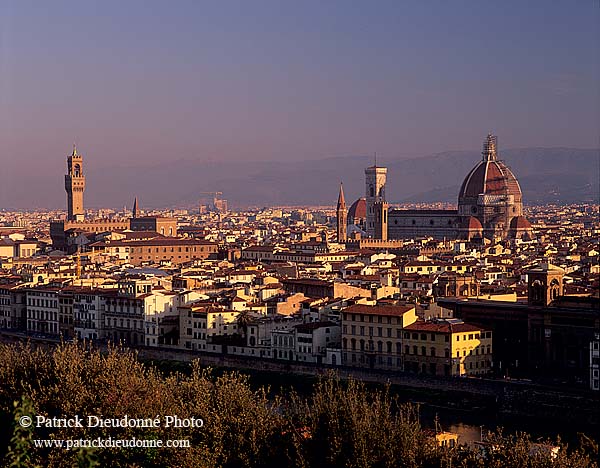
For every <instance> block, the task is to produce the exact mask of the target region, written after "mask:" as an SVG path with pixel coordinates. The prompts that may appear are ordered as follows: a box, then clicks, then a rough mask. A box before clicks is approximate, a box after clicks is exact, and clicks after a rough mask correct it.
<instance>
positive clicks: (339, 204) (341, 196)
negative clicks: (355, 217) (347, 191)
mask: <svg viewBox="0 0 600 468" xmlns="http://www.w3.org/2000/svg"><path fill="white" fill-rule="evenodd" d="M337 208H338V210H339V209H340V208H344V209H346V199H345V198H344V184H343V183H341V182H340V193H339V195H338V202H337Z"/></svg>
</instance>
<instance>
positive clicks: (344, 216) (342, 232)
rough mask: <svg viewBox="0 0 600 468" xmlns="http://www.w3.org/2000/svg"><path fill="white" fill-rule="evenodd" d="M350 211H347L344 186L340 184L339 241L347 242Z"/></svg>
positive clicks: (338, 208)
mask: <svg viewBox="0 0 600 468" xmlns="http://www.w3.org/2000/svg"><path fill="white" fill-rule="evenodd" d="M347 224H348V212H347V211H346V200H345V199H344V186H343V184H340V194H339V195H338V202H337V241H338V242H339V243H344V242H346V236H347V232H348V231H347V230H348V226H347Z"/></svg>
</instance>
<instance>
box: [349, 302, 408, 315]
mask: <svg viewBox="0 0 600 468" xmlns="http://www.w3.org/2000/svg"><path fill="white" fill-rule="evenodd" d="M414 308H415V307H414V306H368V305H363V304H355V305H353V306H350V307H348V308H346V309H344V310H343V311H342V312H344V313H350V314H364V315H386V316H387V315H390V316H402V315H404V314H405V313H406V312H409V311H410V310H413V309H414Z"/></svg>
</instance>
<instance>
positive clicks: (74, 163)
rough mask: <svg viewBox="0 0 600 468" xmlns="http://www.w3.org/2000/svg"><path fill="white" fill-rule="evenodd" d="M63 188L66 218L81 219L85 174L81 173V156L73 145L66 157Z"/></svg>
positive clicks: (71, 219) (82, 217)
mask: <svg viewBox="0 0 600 468" xmlns="http://www.w3.org/2000/svg"><path fill="white" fill-rule="evenodd" d="M65 190H66V191H67V220H69V221H83V219H84V216H85V214H84V210H83V192H84V190H85V176H84V175H83V157H82V156H81V154H79V153H77V148H76V147H75V145H73V153H71V155H70V156H69V157H68V158H67V174H66V175H65Z"/></svg>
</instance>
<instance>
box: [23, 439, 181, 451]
mask: <svg viewBox="0 0 600 468" xmlns="http://www.w3.org/2000/svg"><path fill="white" fill-rule="evenodd" d="M33 445H34V446H35V447H36V448H62V449H66V450H69V449H80V448H162V447H169V448H189V447H190V441H189V440H187V439H167V440H162V439H138V438H136V437H132V438H131V439H113V438H112V437H110V436H108V437H105V438H103V437H96V438H95V439H34V440H33Z"/></svg>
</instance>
